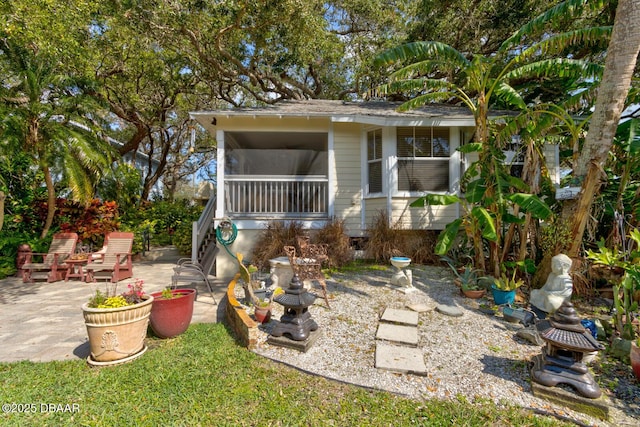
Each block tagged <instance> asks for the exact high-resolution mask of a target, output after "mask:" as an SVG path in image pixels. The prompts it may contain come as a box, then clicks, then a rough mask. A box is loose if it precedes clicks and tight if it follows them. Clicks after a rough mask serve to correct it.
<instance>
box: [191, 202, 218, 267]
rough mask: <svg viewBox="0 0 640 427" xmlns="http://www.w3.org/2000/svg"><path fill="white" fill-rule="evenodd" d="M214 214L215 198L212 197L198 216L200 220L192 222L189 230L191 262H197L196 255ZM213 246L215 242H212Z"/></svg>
mask: <svg viewBox="0 0 640 427" xmlns="http://www.w3.org/2000/svg"><path fill="white" fill-rule="evenodd" d="M215 213H216V198H215V197H212V198H210V199H209V201H208V202H207V205H206V206H205V208H204V210H203V211H202V213H201V214H200V218H199V219H198V220H197V221H194V222H193V225H192V230H191V261H193V262H197V261H198V258H199V257H198V253H199V252H200V248H201V246H202V243H203V242H204V238H205V237H206V235H207V233H208V231H209V229H210V227H211V225H212V224H213V217H214V215H215ZM214 244H215V242H214Z"/></svg>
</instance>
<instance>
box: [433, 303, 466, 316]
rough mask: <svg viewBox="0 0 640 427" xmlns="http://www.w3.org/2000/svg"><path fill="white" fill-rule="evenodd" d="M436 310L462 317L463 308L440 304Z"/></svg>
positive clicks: (446, 314) (447, 314)
mask: <svg viewBox="0 0 640 427" xmlns="http://www.w3.org/2000/svg"><path fill="white" fill-rule="evenodd" d="M436 311H438V312H440V313H442V314H444V315H445V316H451V317H462V314H463V313H462V310H461V309H460V308H459V307H456V306H455V305H447V304H438V306H437V307H436Z"/></svg>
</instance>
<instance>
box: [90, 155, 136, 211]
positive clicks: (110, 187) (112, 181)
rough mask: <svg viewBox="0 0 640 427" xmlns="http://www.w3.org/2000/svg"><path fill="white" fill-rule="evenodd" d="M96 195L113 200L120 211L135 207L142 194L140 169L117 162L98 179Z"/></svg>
mask: <svg viewBox="0 0 640 427" xmlns="http://www.w3.org/2000/svg"><path fill="white" fill-rule="evenodd" d="M97 192H98V195H99V196H100V197H101V198H102V199H103V200H113V201H115V202H116V203H117V205H118V206H119V207H120V209H121V210H122V211H130V210H133V209H135V208H136V206H138V204H139V202H140V195H141V194H142V177H141V176H140V171H138V170H137V169H136V168H135V167H133V166H132V165H130V164H128V163H124V162H118V163H117V164H116V166H115V167H114V168H113V169H112V170H110V171H109V172H108V173H107V174H106V175H105V176H104V177H103V178H102V180H101V181H100V183H99V185H98V188H97Z"/></svg>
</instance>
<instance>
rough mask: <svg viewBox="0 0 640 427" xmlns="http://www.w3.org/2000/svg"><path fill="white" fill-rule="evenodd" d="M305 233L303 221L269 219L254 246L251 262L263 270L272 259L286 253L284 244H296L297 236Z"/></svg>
mask: <svg viewBox="0 0 640 427" xmlns="http://www.w3.org/2000/svg"><path fill="white" fill-rule="evenodd" d="M303 234H304V229H303V228H302V223H300V222H298V221H269V223H268V224H267V228H265V229H264V230H263V231H262V232H261V233H260V234H259V235H258V239H257V240H256V242H255V244H254V246H253V251H252V253H251V262H252V263H253V264H254V265H256V266H257V267H258V268H259V269H260V270H263V269H264V268H266V267H267V266H268V265H269V260H270V259H273V258H277V257H279V256H283V255H285V253H284V249H283V248H284V246H287V245H292V246H295V245H296V237H297V236H302V235H303Z"/></svg>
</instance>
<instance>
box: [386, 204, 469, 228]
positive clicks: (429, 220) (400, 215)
mask: <svg viewBox="0 0 640 427" xmlns="http://www.w3.org/2000/svg"><path fill="white" fill-rule="evenodd" d="M414 200H416V198H415V197H414V198H409V199H398V198H394V199H393V200H392V202H391V206H392V215H391V223H392V224H395V225H396V226H397V227H398V228H401V229H403V230H442V229H444V228H445V227H446V225H447V224H449V223H450V222H451V221H453V220H455V219H457V218H458V205H457V204H453V205H448V206H425V207H420V208H412V207H410V206H409V205H410V204H411V203H412V202H413V201H414Z"/></svg>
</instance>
